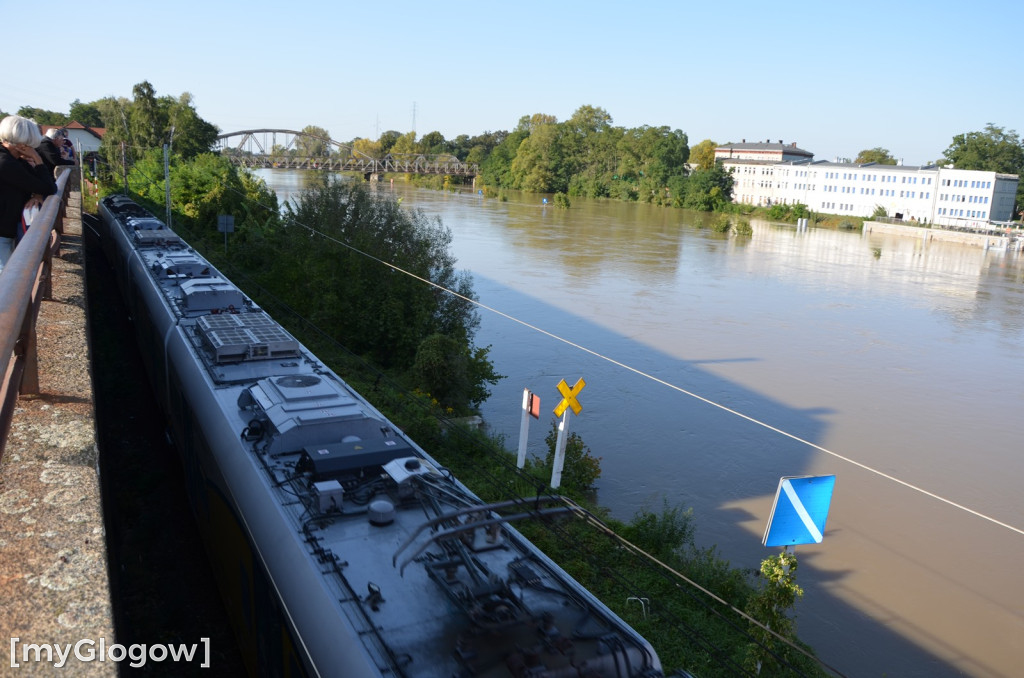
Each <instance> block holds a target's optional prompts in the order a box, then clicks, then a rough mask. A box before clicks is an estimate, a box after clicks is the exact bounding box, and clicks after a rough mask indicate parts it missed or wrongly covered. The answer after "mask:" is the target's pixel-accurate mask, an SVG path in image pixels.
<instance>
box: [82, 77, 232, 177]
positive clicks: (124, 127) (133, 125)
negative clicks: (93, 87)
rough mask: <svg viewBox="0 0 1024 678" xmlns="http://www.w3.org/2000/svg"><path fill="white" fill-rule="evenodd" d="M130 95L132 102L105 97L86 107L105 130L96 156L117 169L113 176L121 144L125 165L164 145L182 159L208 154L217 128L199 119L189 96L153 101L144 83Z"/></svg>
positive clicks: (150, 90) (153, 98) (119, 172)
mask: <svg viewBox="0 0 1024 678" xmlns="http://www.w3.org/2000/svg"><path fill="white" fill-rule="evenodd" d="M132 93H133V96H134V98H133V99H132V100H129V99H126V98H124V97H105V98H103V99H99V100H97V101H94V102H93V103H92V104H89V105H88V106H91V107H95V109H96V110H98V111H99V113H100V116H101V118H102V123H103V127H105V128H106V133H105V134H104V135H103V141H102V142H101V144H100V153H101V154H102V155H103V157H104V158H105V159H106V161H107V164H108V166H109V167H110V168H112V170H113V168H118V169H116V170H113V171H112V174H113V175H114V176H115V177H118V176H120V174H121V171H120V168H121V162H122V144H124V159H125V160H126V162H127V164H128V165H129V166H130V165H131V164H133V163H134V162H135V161H136V160H137V159H140V158H142V157H144V156H145V155H146V153H147V152H148V151H149V150H151V149H154V148H162V147H163V145H164V144H165V143H166V144H169V145H170V146H171V151H172V154H174V155H178V156H180V157H181V158H185V159H187V158H192V157H195V156H197V155H201V154H203V153H208V152H209V151H210V149H211V148H212V147H213V144H214V143H215V141H216V139H217V133H218V129H217V127H215V126H214V125H212V124H210V123H209V122H207V121H205V120H203V119H202V118H200V117H199V115H198V114H197V113H196V110H195V108H194V106H193V105H192V95H191V94H189V93H188V92H185V93H183V94H181V95H180V96H179V97H177V98H174V97H169V96H164V97H159V98H157V96H156V92H155V91H154V90H153V86H152V85H151V84H150V83H148V82H145V81H143V82H141V83H139V84H137V85H135V87H134V88H133V89H132ZM162 174H163V172H162V171H161V172H159V173H158V174H157V176H162Z"/></svg>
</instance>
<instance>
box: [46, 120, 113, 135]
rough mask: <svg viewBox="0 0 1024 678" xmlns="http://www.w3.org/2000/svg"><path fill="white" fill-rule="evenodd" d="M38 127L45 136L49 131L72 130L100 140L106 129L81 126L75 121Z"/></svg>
mask: <svg viewBox="0 0 1024 678" xmlns="http://www.w3.org/2000/svg"><path fill="white" fill-rule="evenodd" d="M39 127H40V129H42V131H43V134H46V133H47V132H48V131H50V130H51V129H68V130H72V129H73V130H80V131H84V132H88V133H89V134H91V135H92V136H94V137H96V138H97V139H100V140H102V139H103V135H104V134H106V132H107V129H106V128H105V127H89V126H87V125H83V124H82V123H80V122H78V121H77V120H72V121H71V122H69V123H68V124H66V125H40V126H39Z"/></svg>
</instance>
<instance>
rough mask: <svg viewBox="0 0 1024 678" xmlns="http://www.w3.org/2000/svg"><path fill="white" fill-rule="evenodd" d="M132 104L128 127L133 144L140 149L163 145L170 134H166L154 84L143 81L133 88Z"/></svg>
mask: <svg viewBox="0 0 1024 678" xmlns="http://www.w3.org/2000/svg"><path fill="white" fill-rule="evenodd" d="M132 97H133V101H132V106H131V109H130V110H129V113H128V129H129V131H130V133H131V142H132V145H133V146H135V147H136V148H139V149H150V148H156V147H158V146H161V145H163V143H164V142H166V141H167V140H168V138H169V137H170V135H169V134H168V135H166V136H165V135H164V134H163V130H164V125H163V124H162V120H161V116H160V106H159V105H158V103H157V100H156V91H155V90H154V89H153V85H151V84H149V82H147V81H145V80H144V81H142V82H140V83H139V84H137V85H135V87H133V88H132Z"/></svg>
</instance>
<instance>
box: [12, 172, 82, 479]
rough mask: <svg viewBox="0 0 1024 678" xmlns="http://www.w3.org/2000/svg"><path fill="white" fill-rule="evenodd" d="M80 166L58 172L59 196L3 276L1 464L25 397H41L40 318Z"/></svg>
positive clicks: (23, 241) (49, 202)
mask: <svg viewBox="0 0 1024 678" xmlns="http://www.w3.org/2000/svg"><path fill="white" fill-rule="evenodd" d="M77 171H79V170H78V168H77V167H62V168H59V172H60V173H59V175H58V177H57V193H56V194H54V195H51V196H50V197H48V198H47V199H46V200H45V201H44V202H43V207H42V209H41V210H40V212H39V214H37V215H36V218H35V219H34V220H33V221H32V227H31V228H29V229H28V232H27V233H25V236H24V237H23V238H22V239H21V242H20V243H19V244H18V246H17V247H16V248H15V249H14V252H13V253H12V254H11V258H10V259H9V260H8V261H7V264H6V265H5V266H4V269H3V271H0V368H2V369H3V370H4V377H3V381H2V382H0V459H2V458H3V454H4V448H5V447H6V445H7V434H8V433H9V432H10V429H11V419H12V418H13V417H14V408H15V405H16V404H17V402H18V396H19V395H20V394H26V395H28V394H38V393H39V363H38V360H37V357H36V318H37V317H38V316H39V307H40V305H41V304H42V301H43V299H48V298H49V297H50V271H51V262H52V260H53V255H54V254H57V253H58V252H59V251H60V236H61V234H62V233H63V231H64V215H65V213H66V211H67V204H68V190H67V186H68V181H69V180H70V178H71V176H72V173H73V172H77Z"/></svg>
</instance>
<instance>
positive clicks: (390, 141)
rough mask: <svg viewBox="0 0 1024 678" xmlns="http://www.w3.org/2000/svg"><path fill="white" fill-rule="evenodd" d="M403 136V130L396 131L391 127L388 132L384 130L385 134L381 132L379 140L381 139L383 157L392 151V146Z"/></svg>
mask: <svg viewBox="0 0 1024 678" xmlns="http://www.w3.org/2000/svg"><path fill="white" fill-rule="evenodd" d="M401 138H402V133H401V132H396V131H395V130H393V129H389V130H388V131H387V132H384V133H383V134H381V135H380V139H379V140H378V141H380V153H381V157H384V156H385V155H387V154H388V153H390V152H391V148H392V147H393V146H394V145H395V143H397V142H398V140H399V139H401Z"/></svg>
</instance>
